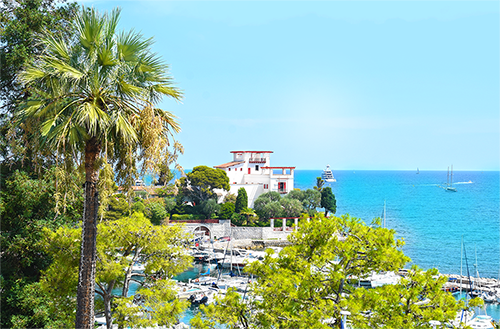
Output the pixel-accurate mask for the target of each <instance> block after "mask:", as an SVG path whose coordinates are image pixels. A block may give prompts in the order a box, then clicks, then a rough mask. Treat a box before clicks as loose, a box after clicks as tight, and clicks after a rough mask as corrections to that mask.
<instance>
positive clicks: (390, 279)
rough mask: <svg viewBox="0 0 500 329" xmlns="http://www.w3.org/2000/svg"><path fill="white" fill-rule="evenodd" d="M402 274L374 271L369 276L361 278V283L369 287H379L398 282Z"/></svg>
mask: <svg viewBox="0 0 500 329" xmlns="http://www.w3.org/2000/svg"><path fill="white" fill-rule="evenodd" d="M399 280H401V276H400V275H398V274H396V273H394V272H385V273H372V274H371V275H369V276H368V277H365V278H362V279H360V280H359V285H360V286H362V287H367V288H377V287H381V286H384V285H386V284H397V283H399Z"/></svg>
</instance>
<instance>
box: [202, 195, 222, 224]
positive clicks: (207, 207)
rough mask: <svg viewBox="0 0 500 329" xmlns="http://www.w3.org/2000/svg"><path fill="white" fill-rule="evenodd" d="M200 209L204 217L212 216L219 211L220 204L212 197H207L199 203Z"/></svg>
mask: <svg viewBox="0 0 500 329" xmlns="http://www.w3.org/2000/svg"><path fill="white" fill-rule="evenodd" d="M201 209H202V212H203V214H204V215H205V216H206V218H208V219H210V218H212V217H213V216H214V215H215V213H216V212H218V211H219V209H220V205H219V204H217V201H215V200H214V199H208V200H205V201H203V202H202V203H201Z"/></svg>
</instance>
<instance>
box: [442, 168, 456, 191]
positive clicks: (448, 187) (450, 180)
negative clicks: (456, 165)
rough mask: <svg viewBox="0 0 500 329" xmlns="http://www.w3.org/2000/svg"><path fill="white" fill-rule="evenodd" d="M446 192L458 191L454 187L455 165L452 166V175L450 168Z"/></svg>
mask: <svg viewBox="0 0 500 329" xmlns="http://www.w3.org/2000/svg"><path fill="white" fill-rule="evenodd" d="M444 190H445V191H448V192H456V191H457V189H456V188H454V187H453V165H451V173H450V167H448V175H447V177H446V187H445V188H444Z"/></svg>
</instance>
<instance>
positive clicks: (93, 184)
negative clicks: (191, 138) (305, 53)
mask: <svg viewBox="0 0 500 329" xmlns="http://www.w3.org/2000/svg"><path fill="white" fill-rule="evenodd" d="M119 15H120V11H119V10H113V11H112V12H111V13H110V14H107V13H105V14H100V13H98V12H97V11H96V10H95V9H94V8H82V10H81V11H80V13H79V14H78V15H77V17H76V19H75V21H74V24H73V25H72V26H71V28H70V29H69V34H70V35H72V36H73V38H72V39H71V40H67V39H65V38H63V37H62V36H61V35H60V34H57V33H51V32H50V31H46V33H45V34H44V37H43V38H42V39H41V44H42V45H43V47H44V50H43V55H40V56H36V57H35V58H34V60H33V62H32V63H29V64H28V65H26V67H25V69H24V70H23V71H22V72H20V73H19V74H18V76H17V79H18V80H19V81H20V82H21V83H22V84H23V88H26V89H28V90H29V92H30V97H28V98H27V99H24V100H23V102H22V103H23V105H22V108H21V109H20V110H19V111H17V112H16V115H15V121H16V124H17V127H18V128H19V129H23V130H24V131H25V133H26V134H29V133H30V132H31V131H30V129H29V128H30V127H36V128H35V130H38V131H39V134H40V135H41V136H42V138H41V139H40V140H41V144H40V145H39V147H37V150H38V151H40V152H43V151H45V150H50V151H53V152H56V153H57V154H58V155H59V157H61V158H62V160H63V161H62V162H64V163H73V162H83V163H84V165H85V182H86V183H85V207H84V209H85V212H84V216H83V231H82V235H83V238H82V241H81V242H82V250H83V252H82V254H81V266H80V276H81V278H80V279H81V280H80V282H79V285H78V297H77V299H78V304H77V305H78V306H77V317H76V323H75V326H76V327H83V326H85V327H87V326H91V325H92V322H93V310H92V309H91V307H90V306H91V305H92V304H93V299H94V292H93V291H94V282H93V278H94V273H95V259H96V258H95V252H96V250H95V248H96V247H95V241H96V240H95V236H96V234H97V232H96V229H95V221H96V218H97V214H98V206H97V205H98V200H97V198H98V193H97V191H98V173H99V169H100V167H101V166H102V165H103V164H113V165H114V168H115V171H116V173H115V174H116V176H115V177H116V178H117V180H118V183H120V185H122V186H124V187H125V191H127V192H128V191H130V189H131V185H132V182H133V181H134V179H135V178H136V177H135V176H136V175H137V172H136V171H137V170H136V168H137V167H138V166H137V164H139V163H140V168H141V171H142V172H143V173H144V172H146V171H152V172H154V171H156V170H157V169H158V167H157V164H158V163H161V162H162V161H163V159H164V157H165V155H166V154H168V153H169V151H168V147H169V145H170V140H171V138H172V134H173V133H176V132H179V130H180V126H179V124H178V123H177V121H176V118H175V116H174V115H172V114H171V113H168V112H165V111H163V110H161V109H158V108H156V107H155V104H157V103H158V102H159V101H160V100H161V98H162V97H163V96H169V97H172V98H174V99H180V98H181V93H180V91H179V90H178V89H177V88H175V87H173V86H172V79H171V77H170V76H169V75H168V66H167V65H166V64H165V63H163V62H162V60H161V58H160V57H159V56H157V55H156V54H154V53H153V51H152V49H151V47H152V39H145V38H143V36H142V35H141V34H139V33H137V32H135V31H133V30H132V31H130V32H121V33H118V32H117V26H118V21H119Z"/></svg>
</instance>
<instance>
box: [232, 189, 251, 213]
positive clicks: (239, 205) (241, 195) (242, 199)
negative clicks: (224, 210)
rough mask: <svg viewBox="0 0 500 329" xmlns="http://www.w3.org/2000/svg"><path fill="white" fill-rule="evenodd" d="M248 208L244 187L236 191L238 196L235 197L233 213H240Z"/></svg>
mask: <svg viewBox="0 0 500 329" xmlns="http://www.w3.org/2000/svg"><path fill="white" fill-rule="evenodd" d="M247 207H248V195H247V190H245V188H244V187H240V188H239V189H238V196H237V197H236V206H235V209H234V211H235V212H237V213H240V212H241V210H242V209H243V208H247Z"/></svg>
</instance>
